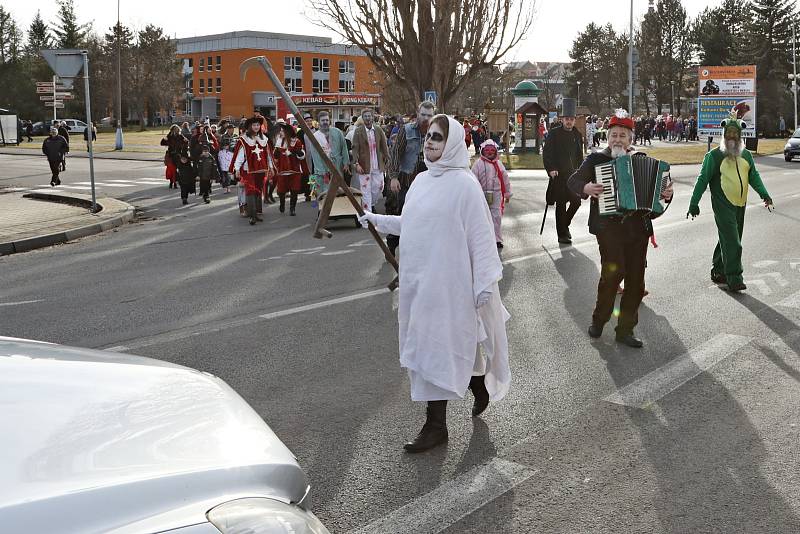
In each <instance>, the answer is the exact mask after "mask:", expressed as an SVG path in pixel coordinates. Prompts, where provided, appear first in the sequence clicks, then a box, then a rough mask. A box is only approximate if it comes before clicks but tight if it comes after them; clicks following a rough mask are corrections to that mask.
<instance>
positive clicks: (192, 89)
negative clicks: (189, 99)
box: [189, 79, 194, 93]
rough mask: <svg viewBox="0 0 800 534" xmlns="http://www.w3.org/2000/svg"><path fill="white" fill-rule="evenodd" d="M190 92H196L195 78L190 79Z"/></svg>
mask: <svg viewBox="0 0 800 534" xmlns="http://www.w3.org/2000/svg"><path fill="white" fill-rule="evenodd" d="M189 92H190V93H194V80H192V79H190V80H189Z"/></svg>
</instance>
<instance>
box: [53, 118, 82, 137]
mask: <svg viewBox="0 0 800 534" xmlns="http://www.w3.org/2000/svg"><path fill="white" fill-rule="evenodd" d="M59 120H61V121H62V122H66V123H67V128H68V129H69V134H70V135H72V134H75V133H79V134H82V133H83V132H84V131H85V130H86V123H85V122H83V121H81V120H78V119H59Z"/></svg>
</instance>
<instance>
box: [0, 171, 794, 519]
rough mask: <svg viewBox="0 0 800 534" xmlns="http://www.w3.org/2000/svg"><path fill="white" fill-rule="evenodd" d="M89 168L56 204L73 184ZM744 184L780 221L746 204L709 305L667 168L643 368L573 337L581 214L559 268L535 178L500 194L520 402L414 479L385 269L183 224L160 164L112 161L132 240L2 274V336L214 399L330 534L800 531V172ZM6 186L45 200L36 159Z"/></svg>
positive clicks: (705, 247)
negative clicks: (189, 378) (217, 392)
mask: <svg viewBox="0 0 800 534" xmlns="http://www.w3.org/2000/svg"><path fill="white" fill-rule="evenodd" d="M81 164H82V163H81V162H80V161H79V160H72V161H70V163H69V171H68V174H67V175H66V180H64V181H65V183H70V182H71V183H75V182H82V181H86V180H87V179H86V178H85V177H84V178H83V179H80V178H73V176H74V175H77V174H79V172H80V171H79V169H80V168H81V167H80V165H81ZM757 164H758V166H759V169H760V171H761V173H762V176H763V178H764V182H765V184H766V185H767V187H768V188H769V190H770V193H771V194H772V196H773V198H774V199H775V203H776V210H775V211H774V212H772V213H769V212H767V211H766V210H765V209H764V208H763V207H760V205H759V203H758V202H757V195H755V193H754V192H751V195H750V201H751V204H752V205H751V206H750V209H748V213H747V222H746V227H745V232H744V242H745V247H744V257H743V260H744V264H745V281H746V282H747V284H748V286H749V289H748V291H747V292H746V293H745V294H742V295H731V294H728V293H727V292H725V291H722V290H720V289H719V288H717V287H716V286H714V285H713V284H711V282H710V280H709V276H708V275H709V268H710V259H711V253H712V250H713V247H714V244H715V242H716V237H715V235H716V230H715V226H714V220H713V214H712V212H711V211H710V201H709V199H708V195H706V197H705V198H704V200H703V202H702V203H701V210H702V213H701V216H700V217H699V218H698V219H696V220H694V221H689V220H686V218H685V213H686V209H687V206H688V197H689V195H690V192H691V186H692V184H693V180H694V176H695V175H696V173H697V170H698V167H697V166H691V167H676V168H674V169H673V173H672V174H673V178H674V179H675V180H676V199H675V201H674V203H673V206H672V207H671V208H670V209H669V210H668V212H667V213H666V214H665V215H664V216H663V217H662V218H661V219H659V220H658V221H656V224H655V226H656V236H657V240H658V244H659V247H658V248H657V249H653V248H651V249H650V251H649V253H648V262H649V266H648V271H647V275H646V280H647V288H648V290H649V291H650V295H649V296H647V297H646V298H645V300H644V302H643V303H642V306H641V309H640V324H639V326H638V328H637V333H638V335H640V337H642V338H643V339H644V341H645V343H646V346H645V348H644V349H642V350H638V351H637V350H634V349H628V348H621V347H619V346H618V345H616V344H615V343H614V341H613V337H612V336H613V330H612V328H611V326H612V325H609V327H607V328H606V333H605V334H604V336H603V337H602V338H601V339H600V340H598V341H592V340H590V339H589V338H588V336H587V335H586V334H585V331H586V328H587V327H588V325H589V321H590V317H591V311H592V306H593V303H594V298H595V288H596V283H597V279H598V276H599V270H598V259H599V256H598V252H597V246H596V243H595V241H594V238H593V237H592V236H590V235H589V234H588V232H587V228H586V219H587V216H588V204H586V203H585V204H584V205H583V206H582V207H581V210H580V211H579V212H578V214H577V216H576V218H575V221H574V223H573V231H572V233H573V236H574V238H575V244H574V245H573V246H567V247H564V246H559V245H558V243H557V242H556V236H555V228H554V224H553V220H552V218H550V220H549V222H548V226H547V229H546V231H545V233H544V235H543V236H542V237H540V236H539V235H538V226H539V224H540V222H541V213H542V211H543V209H544V204H543V198H544V194H543V193H544V189H545V187H546V181H545V179H544V177H543V175H542V173H541V172H532V173H515V175H514V176H513V177H512V184H513V188H514V199H513V200H512V202H511V204H510V206H509V208H508V210H507V212H506V218H505V220H504V231H505V232H506V248H505V251H504V253H503V260H504V262H505V269H504V279H503V281H502V283H501V290H502V293H503V299H504V302H505V304H506V307H507V308H508V309H509V311H510V312H511V314H512V319H511V321H510V322H509V323H508V329H509V339H510V342H511V352H512V357H511V358H512V373H513V387H512V390H511V393H510V394H509V395H508V397H507V398H506V399H504V400H503V401H501V402H499V403H497V404H494V405H491V406H490V408H489V409H488V410H487V412H486V413H485V414H484V416H482V417H481V418H480V419H476V420H471V419H470V417H469V408H470V406H471V402H472V399H471V398H470V397H469V395H468V396H467V398H466V399H465V400H464V401H463V402H453V403H451V405H450V407H449V429H450V442H449V444H448V446H447V447H446V448H440V449H438V450H435V451H431V452H430V453H427V454H423V455H418V456H409V455H406V454H404V453H403V452H402V449H401V446H402V443H403V442H404V440H406V439H408V438H411V437H413V436H414V435H415V434H416V432H417V431H418V430H419V427H420V425H421V423H422V419H423V417H424V415H423V413H424V408H423V407H422V406H421V405H417V404H414V403H412V402H410V400H409V395H408V383H407V378H406V375H405V373H404V372H403V371H402V370H401V369H400V368H399V365H398V361H397V321H396V310H395V308H396V302H395V301H394V297H393V295H392V294H390V293H388V291H385V290H384V288H385V286H386V284H388V282H389V281H391V279H392V277H393V273H392V271H391V268H390V267H388V266H387V265H385V264H384V263H383V261H382V257H381V254H380V251H379V249H378V248H377V246H375V245H374V244H372V243H371V242H370V236H369V234H368V233H367V232H366V231H364V230H360V229H355V228H354V227H353V225H352V224H351V223H350V222H349V221H340V222H337V223H332V224H331V226H330V229H331V230H333V232H334V237H333V238H332V239H330V240H325V241H319V240H315V239H314V238H313V237H312V236H311V228H312V225H313V223H314V216H315V214H314V211H313V210H312V209H311V208H310V206H308V205H306V204H304V203H301V205H300V206H299V209H298V216H297V217H289V216H288V215H286V216H282V215H281V214H279V213H278V212H277V209H275V207H270V208H268V209H267V210H266V212H265V219H266V220H265V222H264V223H263V224H260V225H257V226H255V227H251V226H249V225H248V224H247V221H246V220H245V219H242V218H240V217H239V215H238V210H237V208H236V206H235V198H233V195H222V194H219V193H218V192H215V194H214V197H213V200H212V203H211V204H210V205H208V206H207V205H204V204H202V203H201V202H197V201H196V200H194V201H193V203H192V204H191V205H190V206H189V207H186V208H183V207H181V206H180V200H179V198H178V195H177V193H176V192H174V191H169V190H167V188H166V182H161V183H160V184H159V183H158V180H160V179H162V176H161V172H162V167H161V166H160V165H158V164H152V163H144V162H113V161H103V162H102V163H99V164H98V181H101V182H103V183H108V184H113V183H114V182H111V180H131V181H132V182H137V181H138V182H147V181H151V182H153V184H152V185H148V184H147V183H135V184H134V185H133V186H132V187H129V188H116V190H115V188H114V187H107V189H106V190H105V191H104V192H107V193H109V194H113V195H114V196H116V197H117V198H121V199H123V200H128V201H130V202H132V203H133V204H135V205H137V206H139V207H140V208H141V210H142V217H141V219H140V221H139V222H137V223H136V224H131V225H128V226H126V227H123V228H122V229H120V230H119V231H115V232H110V233H107V234H104V235H98V236H92V237H89V238H85V239H82V240H80V241H77V242H74V243H70V244H65V245H61V246H57V247H53V248H49V249H43V250H38V251H34V252H30V253H26V254H18V255H13V256H8V257H3V258H0V287H2V290H1V291H0V334H2V335H10V336H18V337H28V338H35V339H42V340H47V341H53V342H58V343H64V344H70V345H77V346H85V347H93V348H111V349H113V350H119V351H126V352H131V353H134V354H140V355H144V356H150V357H154V358H159V359H164V360H168V361H172V362H177V363H180V364H185V365H189V366H192V367H195V368H198V369H202V370H205V371H209V372H212V373H214V374H216V375H218V376H220V377H222V378H223V379H225V380H226V381H227V382H228V383H229V384H230V385H231V386H233V387H234V388H235V389H236V390H237V391H238V392H239V393H240V394H241V395H242V396H243V397H244V398H245V399H247V401H248V402H250V404H251V405H252V406H253V407H254V408H255V409H256V410H257V411H258V412H259V413H260V414H261V415H262V417H263V418H264V419H265V420H266V421H267V423H269V425H270V426H271V427H272V428H273V429H274V430H275V431H276V433H277V434H278V436H279V437H280V438H281V439H283V441H284V442H285V443H286V444H287V445H288V446H289V447H290V448H291V449H292V450H293V451H294V452H295V454H296V455H297V457H298V459H299V461H300V463H301V464H302V465H303V466H304V468H305V469H306V470H307V472H308V474H309V476H310V478H311V481H312V484H313V485H314V491H315V493H314V502H315V510H316V512H317V513H318V515H319V516H320V517H321V518H322V519H323V520H324V522H325V523H326V524H327V525H329V527H330V528H331V529H332V530H333V531H334V532H337V533H339V532H342V533H346V532H364V533H366V532H393V533H400V532H408V533H412V532H414V533H422V532H447V533H449V534H456V533H466V532H475V533H485V532H525V533H528V532H545V533H550V532H558V533H583V532H593V533H594V532H602V533H605V532H608V533H618V532H642V533H645V532H647V533H662V532H663V533H686V532H692V533H694V532H725V533H731V532H741V533H762V532H776V533H778V532H780V533H784V532H798V531H800V496H798V494H797V491H796V488H797V487H798V485H800V466H798V463H797V458H798V457H799V456H798V455H799V454H800V446H798V443H800V440H799V439H798V438H800V426H799V425H800V412H799V411H798V410H797V406H798V401H800V327H798V320H800V249H798V245H800V236H799V235H798V228H800V226H798V223H800V216H799V215H797V214H798V213H800V166H798V164H797V163H794V164H790V163H785V162H784V161H783V159H782V157H781V156H778V157H767V158H760V159H758V160H757ZM0 168H2V169H3V171H2V175H0V184H3V185H9V186H17V187H23V188H29V187H35V186H37V185H41V184H43V183H47V181H49V178H48V177H47V173H46V170H47V169H46V164H45V165H42V164H41V160H37V159H33V158H24V157H12V156H0ZM10 173H12V174H10ZM13 173H18V174H19V175H20V176H23V177H22V178H19V177H18V178H15V177H14V175H13ZM118 183H122V182H118ZM121 189H124V191H122V190H121ZM550 217H552V214H551V215H550Z"/></svg>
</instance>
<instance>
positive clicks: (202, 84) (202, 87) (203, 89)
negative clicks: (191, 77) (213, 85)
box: [200, 78, 206, 95]
mask: <svg viewBox="0 0 800 534" xmlns="http://www.w3.org/2000/svg"><path fill="white" fill-rule="evenodd" d="M205 84H206V81H205V80H204V79H202V78H200V94H201V95H202V94H203V93H204V92H205V87H206V85H205Z"/></svg>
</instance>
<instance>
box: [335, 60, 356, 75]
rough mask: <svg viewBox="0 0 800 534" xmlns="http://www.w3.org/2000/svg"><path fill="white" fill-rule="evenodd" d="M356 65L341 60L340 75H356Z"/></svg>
mask: <svg viewBox="0 0 800 534" xmlns="http://www.w3.org/2000/svg"><path fill="white" fill-rule="evenodd" d="M355 72H356V64H355V63H354V62H352V61H345V60H343V59H340V60H339V74H355Z"/></svg>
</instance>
